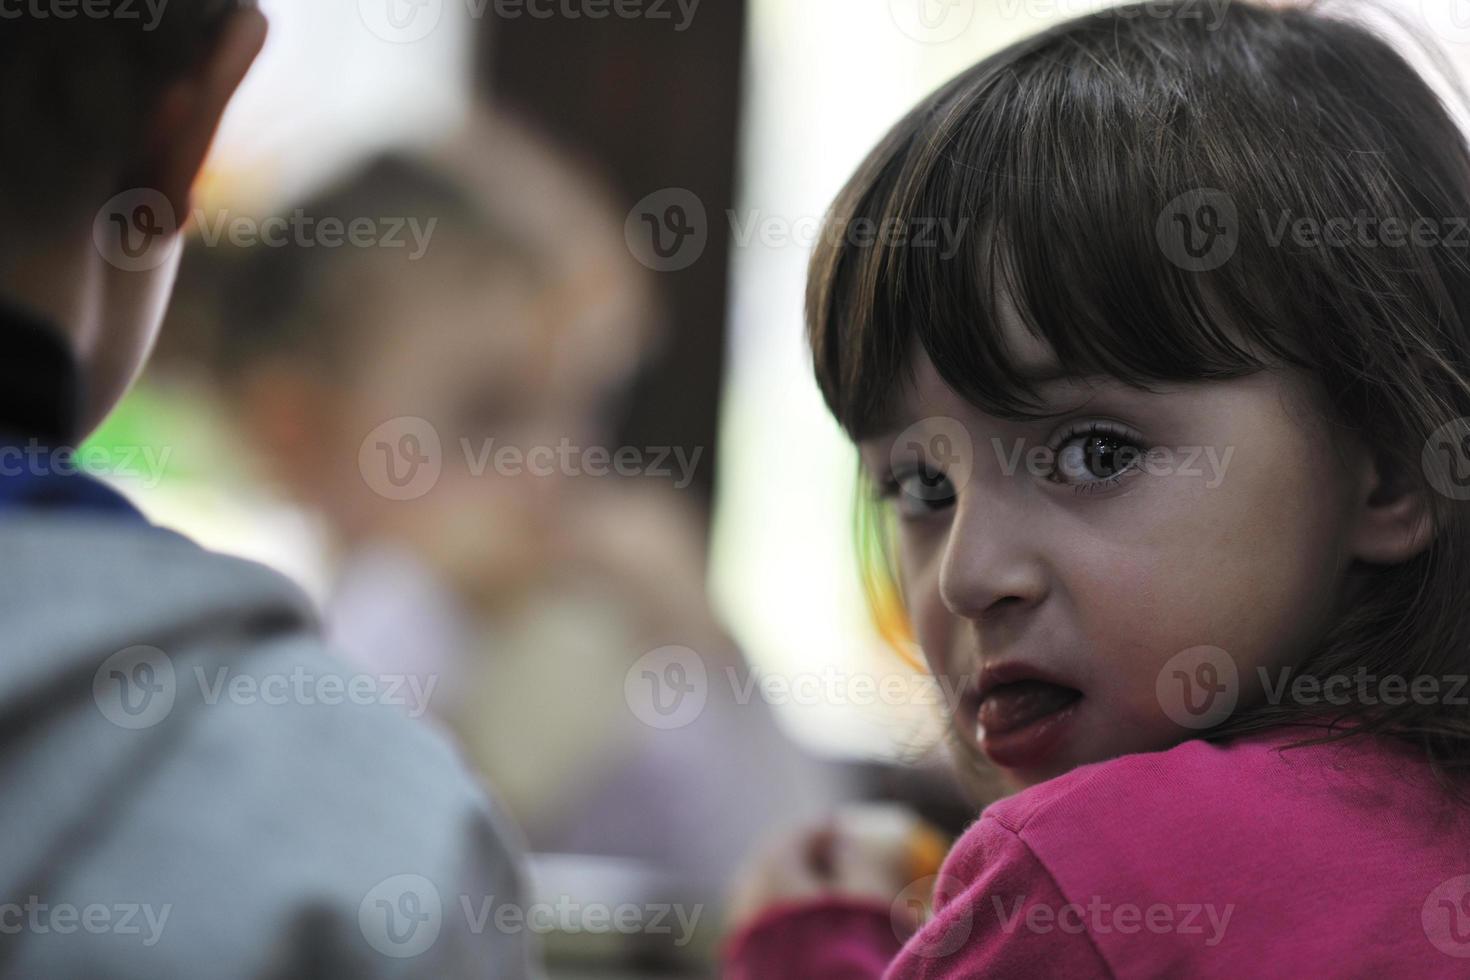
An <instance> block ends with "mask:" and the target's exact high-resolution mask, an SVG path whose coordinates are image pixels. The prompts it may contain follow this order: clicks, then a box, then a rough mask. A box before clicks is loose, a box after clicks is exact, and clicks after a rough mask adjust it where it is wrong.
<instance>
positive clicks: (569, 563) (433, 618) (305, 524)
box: [93, 0, 1470, 977]
mask: <svg viewBox="0 0 1470 980" xmlns="http://www.w3.org/2000/svg"><path fill="white" fill-rule="evenodd" d="M262 5H263V6H264V7H265V8H266V10H267V13H268V15H269V16H270V19H271V22H272V34H271V38H270V41H269V44H268V47H267V49H266V51H265V54H264V56H263V57H262V59H261V61H260V63H259V65H258V67H257V69H256V71H255V72H254V74H253V75H252V76H251V77H250V79H249V80H248V81H247V83H246V86H245V89H244V90H243V91H242V93H241V96H240V98H239V99H238V100H237V101H236V103H235V104H234V105H233V107H232V108H231V110H230V114H229V115H228V117H227V119H226V124H225V126H224V129H223V131H222V132H221V134H220V138H219V141H218V143H217V145H216V149H215V153H214V156H213V158H212V160H211V162H210V164H209V166H208V168H207V172H206V175H205V178H204V180H203V182H202V185H201V187H200V189H199V193H198V199H197V202H196V207H197V210H196V213H195V214H194V216H193V218H194V228H193V235H192V239H191V245H190V252H189V255H188V257H187V259H186V262H185V266H184V269H183V271H182V278H181V282H180V288H179V300H178V302H177V304H176V307H175V310H174V312H173V314H172V317H171V321H170V323H169V324H168V325H167V326H166V330H165V335H164V341H163V348H162V350H161V351H160V356H159V358H157V359H156V360H155V362H154V364H153V366H152V367H151V368H150V373H149V374H148V375H147V376H146V377H145V378H144V379H143V382H142V383H141V384H140V385H139V386H138V387H137V388H136V389H135V390H134V392H133V394H132V395H131V396H130V398H129V399H128V401H127V402H126V403H125V404H124V405H123V406H122V408H121V409H119V411H118V412H117V413H116V414H115V415H114V416H113V417H112V418H111V419H110V420H109V422H108V424H107V425H106V426H105V428H104V429H103V430H102V431H101V432H100V433H99V434H98V435H97V436H96V437H95V439H94V440H93V441H94V442H95V443H101V444H112V445H116V446H139V445H151V446H159V447H162V449H163V450H164V452H165V453H166V458H162V457H160V458H159V459H157V460H155V461H154V462H155V463H156V464H157V465H154V466H151V467H141V468H140V469H142V470H145V471H146V472H141V473H140V474H139V475H137V476H136V477H126V476H118V477H115V481H116V482H117V483H118V484H119V485H120V487H121V488H122V489H123V490H124V491H125V492H126V493H127V494H128V495H129V496H130V497H131V498H132V499H133V500H134V501H135V502H137V503H138V504H139V505H140V506H141V507H142V508H143V509H144V510H145V512H146V513H147V514H148V515H149V516H150V517H151V518H152V519H153V520H155V521H157V522H159V523H162V524H165V525H168V526H172V527H175V528H178V529H179V530H181V531H183V532H185V533H187V534H189V535H192V536H194V537H195V538H196V539H198V540H199V541H200V542H201V543H203V544H205V545H206V546H209V547H213V548H216V549H218V550H222V551H227V552H232V553H237V554H242V555H246V556H248V557H252V558H256V559H258V560H261V561H264V562H266V563H268V564H270V565H273V566H275V567H277V568H280V569H281V570H283V571H285V572H287V573H288V574H290V575H292V576H293V577H295V578H296V579H297V580H298V581H301V582H303V583H305V584H306V586H307V587H308V590H309V591H310V592H311V593H312V595H313V598H314V599H315V600H316V601H317V602H318V603H319V604H320V606H321V608H322V611H323V618H324V621H325V623H326V625H327V628H328V630H329V633H330V635H331V636H332V639H333V641H334V643H335V644H336V646H337V647H338V649H339V650H340V652H341V653H342V655H343V656H344V657H346V658H348V659H349V660H351V661H352V662H354V663H356V664H358V665H360V666H361V669H362V670H364V671H365V672H369V673H372V674H374V675H375V676H379V677H397V676H399V675H403V676H407V677H412V678H414V679H415V680H416V681H417V682H418V683H417V686H416V687H413V688H412V689H413V690H417V691H419V692H420V693H421V697H420V698H419V702H421V703H419V702H414V703H410V704H409V705H407V706H406V710H409V711H410V712H412V713H414V714H415V716H422V717H423V718H424V720H425V722H426V723H428V724H434V725H438V726H440V727H441V728H442V729H443V730H444V731H446V732H447V733H448V734H449V735H450V736H451V737H452V738H453V739H455V740H456V741H457V742H458V743H459V745H460V746H461V749H462V751H463V752H464V754H465V756H466V758H467V759H468V760H469V761H470V762H471V763H472V765H474V766H475V767H476V768H477V769H478V770H479V771H480V772H481V773H482V774H483V775H484V776H485V778H486V780H487V781H488V782H489V783H490V784H491V785H493V786H494V787H495V791H496V793H497V795H498V796H499V798H500V799H501V800H502V802H503V803H504V805H505V806H506V808H507V809H508V810H509V811H510V812H511V813H512V815H513V816H514V817H515V819H516V821H517V822H518V823H519V825H520V826H521V827H522V828H523V829H524V832H525V835H526V838H527V846H528V848H529V849H530V850H531V851H532V852H533V854H534V855H535V856H534V860H533V874H534V879H535V884H536V888H537V894H538V895H541V896H543V897H544V899H545V901H546V902H548V903H553V902H557V901H562V902H563V903H564V904H571V905H573V906H576V907H578V908H584V909H585V908H590V907H593V906H596V905H598V904H599V903H600V904H601V906H602V907H609V906H612V907H616V906H617V905H619V904H620V903H637V904H638V905H639V907H640V908H643V909H647V908H650V907H653V906H656V905H659V904H662V903H678V904H679V905H680V906H681V907H682V908H684V909H686V910H689V909H698V910H700V912H699V914H698V921H696V922H694V923H690V924H689V927H688V928H687V929H681V928H679V927H678V926H677V925H676V926H675V927H674V929H673V930H672V932H670V931H667V930H661V929H659V928H654V923H652V922H651V921H650V917H649V916H647V915H644V916H642V917H641V918H639V920H638V926H637V928H630V929H626V930H613V931H610V932H609V931H605V930H604V931H597V930H595V929H594V928H592V927H591V926H588V925H587V924H586V923H581V924H579V922H578V920H577V919H576V915H575V913H573V914H572V915H571V918H570V919H563V920H558V923H557V925H556V928H554V929H549V930H547V932H546V935H545V936H544V942H545V944H546V947H547V951H548V956H549V960H550V963H551V965H552V967H553V969H554V970H555V971H556V975H558V976H566V977H581V976H587V977H592V976H645V975H646V976H654V975H687V976H701V975H706V973H707V972H708V969H709V962H710V959H709V958H710V955H711V950H712V946H713V944H714V942H715V941H716V938H717V933H718V930H719V921H718V915H719V907H720V903H721V901H722V899H723V897H724V892H725V889H726V888H727V886H728V883H729V879H730V876H731V874H732V871H733V868H734V866H735V865H736V863H737V862H738V861H739V858H740V856H741V855H742V854H744V853H745V852H746V851H747V850H748V849H749V848H750V847H751V846H752V844H754V843H755V842H756V841H757V840H758V839H759V838H761V837H762V836H763V835H764V834H766V833H768V832H770V831H772V830H779V829H781V828H783V827H791V826H795V825H798V824H802V823H804V822H807V821H809V820H811V819H814V818H815V817H818V816H820V815H821V814H822V813H824V812H825V811H826V810H828V809H830V808H831V807H832V806H834V805H836V804H838V803H841V802H846V801H853V800H896V801H901V802H904V803H906V804H908V805H911V806H914V807H916V808H917V809H919V810H920V812H922V813H923V814H924V815H925V816H927V817H929V819H930V820H931V821H933V822H934V823H935V824H936V825H937V826H939V827H940V828H942V829H943V830H945V831H947V832H949V833H958V832H959V831H960V830H961V829H963V827H964V825H965V824H966V823H967V822H968V820H969V819H971V818H972V817H973V816H974V815H975V814H976V813H978V809H977V808H976V805H975V803H974V802H973V801H970V802H967V801H965V800H964V799H962V798H961V797H960V795H959V793H958V791H957V790H956V789H955V788H954V787H953V786H952V784H951V781H950V779H949V777H948V775H947V774H946V771H945V762H944V748H943V745H942V740H941V736H940V725H939V718H940V709H941V707H942V698H943V692H942V691H941V690H940V689H938V688H936V687H934V686H932V685H930V684H928V683H927V682H926V678H925V677H924V676H923V675H922V673H920V672H919V671H918V670H917V669H916V668H915V667H914V666H913V663H914V661H913V651H911V650H904V649H902V647H903V641H902V629H901V624H899V623H895V622H887V623H885V622H882V621H878V622H875V619H874V617H873V616H872V615H871V614H870V612H869V609H868V605H867V603H866V601H865V597H864V594H863V591H862V587H861V584H860V580H859V576H858V574H857V567H858V566H857V558H856V553H855V550H854V547H853V506H852V504H853V494H854V492H855V487H854V484H855V479H854V478H855V475H856V456H855V453H854V452H853V450H852V448H851V447H850V446H849V445H848V444H847V442H846V440H845V439H844V438H843V437H842V435H841V433H840V432H839V431H838V429H837V428H836V426H835V424H834V423H833V422H832V421H831V419H830V418H829V417H828V416H827V413H826V411H825V409H824V408H823V406H822V404H821V402H820V399H819V396H818V393H817V390H816V387H815V385H814V384H813V383H812V381H811V371H810V363H809V355H808V354H807V352H806V348H805V344H804V338H803V330H802V319H801V311H802V299H803V288H804V279H805V263H806V259H807V256H808V254H809V252H810V249H811V246H812V244H813V243H814V241H815V240H816V235H817V234H818V233H819V228H820V220H821V216H822V214H823V212H824V210H825V208H826V207H827V205H828V203H829V202H830V201H831V199H832V198H833V196H834V195H835V194H836V192H837V190H838V189H839V188H840V186H841V185H842V183H843V182H844V181H845V180H846V178H847V177H848V176H849V175H850V174H851V172H852V171H853V169H854V168H855V167H856V166H857V164H858V163H859V161H860V160H861V159H862V157H863V156H864V155H865V153H866V152H867V151H868V149H869V148H870V147H871V146H872V145H873V144H874V143H875V142H876V141H877V140H878V139H879V137H880V136H881V135H882V134H883V132H884V131H885V130H886V129H887V128H888V127H889V126H890V125H891V124H892V123H893V122H894V121H896V120H897V119H898V117H899V116H900V115H901V114H902V113H903V112H904V111H905V110H906V109H907V108H908V107H909V106H911V105H912V104H913V103H914V102H915V101H916V100H917V99H918V98H919V97H920V96H921V95H923V94H925V93H927V92H928V91H930V90H932V89H933V88H934V87H936V86H937V85H938V84H940V83H941V82H943V81H944V80H946V79H947V78H949V77H950V76H951V75H953V74H955V73H956V72H958V71H960V70H961V69H963V68H965V67H967V66H968V65H970V64H972V63H973V62H974V61H976V60H977V59H979V58H981V57H983V56H984V55H985V54H987V53H989V52H991V51H993V50H996V49H998V48H1000V47H1002V46H1004V45H1005V44H1007V43H1009V42H1010V41H1012V40H1014V39H1016V38H1018V37H1021V36H1023V35H1026V34H1029V33H1032V32H1034V31H1036V30H1038V29H1040V28H1041V27H1043V26H1045V25H1046V24H1047V23H1050V22H1053V21H1056V20H1060V19H1064V18H1066V17H1069V16H1073V15H1076V14H1080V13H1084V12H1086V11H1088V10H1092V9H1096V8H1098V7H1101V6H1106V5H1107V4H1104V3H1098V2H1088V0H682V2H680V0H498V2H497V0H313V2H311V3H300V2H299V0H262ZM1408 6H1417V4H1411V5H1408ZM1431 6H1432V8H1433V10H1432V12H1431V13H1430V15H1429V17H1428V19H1427V21H1426V23H1427V24H1428V26H1429V27H1431V28H1432V29H1433V30H1434V31H1435V32H1436V34H1437V36H1438V38H1439V39H1440V40H1441V41H1443V42H1447V43H1446V48H1447V50H1448V51H1450V53H1451V57H1452V58H1453V59H1454V60H1455V63H1456V65H1457V66H1462V65H1463V64H1465V63H1466V61H1467V58H1466V53H1467V52H1470V18H1465V19H1464V22H1463V23H1462V22H1461V20H1458V19H1455V18H1454V17H1453V16H1452V15H1448V14H1444V13H1443V11H1445V10H1448V9H1449V7H1451V6H1453V5H1431ZM1210 7H1211V5H1210V4H1202V15H1203V16H1208V15H1209V13H1208V10H1209V8H1210ZM160 434H161V435H160ZM895 639H896V640H897V642H895ZM547 719H554V721H552V722H551V723H549V724H548V722H547Z"/></svg>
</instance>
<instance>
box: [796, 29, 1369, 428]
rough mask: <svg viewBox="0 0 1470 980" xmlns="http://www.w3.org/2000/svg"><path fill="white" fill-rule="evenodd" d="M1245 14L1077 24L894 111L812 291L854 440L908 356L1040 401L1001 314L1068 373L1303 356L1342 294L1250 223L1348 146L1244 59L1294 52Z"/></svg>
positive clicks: (828, 373)
mask: <svg viewBox="0 0 1470 980" xmlns="http://www.w3.org/2000/svg"><path fill="white" fill-rule="evenodd" d="M1133 9H1135V11H1137V10H1142V9H1149V8H1133ZM1125 12H1126V11H1125ZM1251 12H1252V11H1250V10H1249V8H1239V9H1235V8H1232V17H1235V18H1236V24H1235V26H1236V27H1237V30H1234V31H1229V30H1220V31H1218V32H1210V31H1207V30H1206V29H1205V28H1204V27H1203V26H1200V25H1194V24H1191V23H1190V22H1188V21H1185V20H1182V19H1180V18H1179V17H1177V16H1176V17H1174V18H1172V19H1170V20H1168V21H1165V20H1161V19H1158V18H1155V19H1154V20H1153V21H1148V20H1146V18H1140V17H1138V16H1137V15H1135V19H1133V20H1125V19H1121V18H1120V16H1119V11H1108V12H1104V13H1102V14H1098V15H1094V16H1092V17H1088V18H1084V19H1082V20H1079V21H1074V22H1070V23H1068V24H1064V25H1062V26H1061V27H1059V28H1057V29H1054V30H1052V31H1050V32H1047V33H1043V34H1041V35H1038V36H1037V37H1035V38H1032V39H1029V40H1027V41H1023V42H1021V43H1020V44H1017V45H1015V46H1013V47H1011V48H1008V49H1006V50H1004V51H1002V52H1000V53H999V54H997V55H995V56H993V57H991V58H989V59H987V60H986V61H984V62H981V63H980V64H979V65H977V66H975V67H974V68H972V69H970V70H969V71H968V72H966V73H964V74H963V75H961V76H960V77H959V78H957V79H955V80H954V81H952V82H950V83H949V84H948V85H946V86H945V87H944V88H942V89H940V90H939V91H938V92H936V93H935V94H934V95H933V96H931V97H930V98H929V99H927V100H925V102H924V103H922V104H921V105H919V106H918V107H917V108H916V109H915V110H914V111H913V112H911V113H910V114H909V115H908V116H907V117H906V118H905V119H903V120H902V121H901V122H900V123H899V124H898V125H897V126H895V127H894V129H893V130H892V131H891V132H890V133H889V135H888V136H887V137H886V138H885V140H884V141H883V142H882V143H881V144H880V145H879V146H878V147H877V148H876V149H875V150H874V151H873V153H872V154H871V155H870V156H869V158H868V159H867V161H865V163H864V164H863V165H862V167H861V168H860V169H859V170H858V172H857V173H856V174H855V176H854V177H853V178H852V180H851V181H850V182H849V184H848V186H847V187H846V188H845V189H844V191H843V192H842V193H841V195H839V197H838V199H837V201H836V203H835V204H834V206H833V209H832V211H831V213H830V214H829V215H828V218H827V224H826V226H825V230H824V234H823V235H822V237H821V240H820V243H819V244H818V246H817V250H816V252H815V254H814V256H813V259H812V267H811V276H810V279H809V284H808V296H807V321H808V332H809V339H810V341H811V344H812V349H813V354H814V360H815V368H816V373H817V377H818V381H819V384H820V385H821V388H822V392H823V395H824V397H825V399H826V401H827V404H828V407H829V408H830V409H831V411H832V412H833V414H834V415H835V416H836V418H837V419H838V421H839V422H840V423H841V425H842V426H843V428H844V429H845V430H846V431H847V432H848V434H849V435H851V436H853V437H854V438H858V439H860V438H864V437H865V436H866V435H868V434H871V433H872V432H874V431H877V430H878V429H880V428H882V427H884V426H886V425H888V424H890V409H891V407H892V402H893V401H894V399H895V396H896V394H897V388H898V386H899V385H900V383H901V382H903V381H904V380H906V376H907V373H908V372H909V370H910V369H911V368H912V364H911V363H910V361H911V359H912V356H913V354H914V352H915V351H917V350H922V351H923V352H924V353H926V354H927V355H928V357H929V359H930V360H931V361H932V362H933V364H934V366H935V368H936V370H937V371H938V373H939V375H940V376H941V377H942V378H944V380H945V381H946V382H947V383H948V384H949V385H950V386H951V387H952V388H953V389H954V390H955V391H956V392H957V393H958V394H959V395H961V396H962V397H964V398H965V399H967V400H968V401H970V402H971V403H973V404H974V405H976V406H977V407H979V408H981V409H982V410H983V411H985V412H987V413H989V414H991V415H995V416H998V417H1002V418H1014V419H1019V418H1032V417H1038V416H1040V415H1042V414H1044V413H1042V412H1040V403H1039V401H1038V399H1037V396H1036V388H1035V384H1036V381H1037V379H1036V378H1034V377H1028V376H1027V375H1028V372H1027V370H1026V369H1025V367H1024V366H1023V365H1020V364H1018V363H1016V362H1015V360H1014V357H1013V350H1012V349H1010V348H1009V347H1008V345H1007V343H1006V342H1005V339H1004V338H1005V336H1006V330H1005V329H1004V328H1005V326H1006V325H1007V324H1008V323H1009V324H1014V326H1013V327H1012V328H1011V329H1023V330H1025V331H1026V332H1027V333H1029V334H1030V335H1031V336H1033V337H1035V338H1037V339H1039V340H1041V341H1044V342H1045V344H1046V345H1047V346H1048V347H1049V348H1050V350H1051V351H1052V352H1054V354H1055V358H1056V360H1057V361H1058V362H1059V364H1060V368H1061V372H1060V373H1063V374H1066V375H1075V376H1090V375H1107V376H1111V377H1114V378H1116V379H1118V380H1120V381H1122V382H1124V383H1126V384H1129V385H1134V386H1137V387H1140V388H1147V387H1149V384H1150V383H1151V382H1165V381H1175V382H1178V381H1192V380H1205V379H1223V378H1230V377H1238V376H1241V375H1244V374H1248V373H1251V372H1253V371H1256V370H1259V369H1260V368H1262V367H1263V366H1265V365H1266V364H1268V363H1271V362H1274V361H1278V360H1281V361H1287V362H1293V363H1298V364H1303V365H1304V366H1309V365H1305V362H1304V361H1303V359H1302V357H1301V355H1300V354H1299V353H1298V354H1293V353H1292V352H1293V351H1294V350H1299V348H1298V347H1297V345H1295V344H1294V343H1293V342H1292V338H1291V334H1292V332H1293V330H1296V329H1299V327H1297V326H1296V325H1297V324H1300V323H1301V322H1302V317H1301V314H1302V313H1303V312H1304V311H1312V312H1310V313H1309V315H1310V316H1311V318H1313V319H1318V320H1320V318H1321V315H1322V313H1321V311H1322V308H1323V304H1326V303H1329V302H1333V301H1337V302H1340V301H1341V296H1337V297H1331V296H1329V295H1327V294H1328V293H1329V292H1331V290H1330V289H1329V288H1328V287H1327V285H1326V281H1325V280H1323V279H1321V278H1320V277H1319V279H1318V280H1317V281H1310V280H1311V276H1310V275H1306V276H1304V275H1303V269H1302V268H1300V267H1299V268H1296V269H1294V270H1291V271H1288V270H1287V269H1286V266H1287V265H1288V264H1289V262H1288V258H1289V257H1288V256H1286V255H1284V254H1282V250H1281V249H1280V248H1277V249H1276V250H1275V251H1274V254H1273V252H1272V251H1271V250H1270V249H1268V248H1267V243H1266V242H1265V241H1264V240H1262V239H1261V237H1260V236H1252V235H1250V234H1242V231H1243V225H1242V219H1244V218H1245V217H1246V216H1253V215H1255V214H1256V212H1257V211H1258V210H1261V211H1263V212H1270V213H1275V212H1276V211H1277V210H1279V209H1281V208H1283V207H1288V206H1289V207H1290V209H1291V210H1292V212H1294V213H1303V211H1304V210H1305V211H1307V212H1309V213H1310V212H1311V211H1315V210H1320V211H1323V212H1325V213H1327V214H1331V213H1333V212H1334V209H1336V208H1341V207H1345V206H1346V205H1345V204H1343V203H1341V202H1333V201H1318V202H1304V201H1303V199H1302V192H1301V191H1300V190H1299V189H1298V190H1296V192H1295V193H1293V184H1296V183H1299V182H1300V181H1301V179H1302V173H1303V172H1306V173H1308V175H1309V176H1310V172H1311V171H1313V170H1321V169H1322V168H1323V167H1325V166H1331V165H1332V161H1333V160H1334V158H1335V157H1337V156H1340V155H1341V154H1342V153H1343V152H1344V151H1342V150H1341V149H1338V150H1337V151H1336V153H1327V152H1324V151H1323V150H1322V149H1321V148H1320V147H1318V146H1315V145H1313V144H1314V142H1315V138H1314V137H1313V136H1311V135H1304V134H1302V132H1301V130H1302V122H1303V120H1302V117H1301V115H1300V114H1298V115H1297V116H1296V118H1295V119H1287V118H1285V114H1286V113H1289V112H1291V111H1292V107H1293V100H1292V99H1291V98H1288V97H1287V95H1286V93H1284V92H1283V91H1282V90H1281V88H1280V87H1277V86H1274V85H1271V84H1267V83H1265V82H1260V83H1258V80H1257V79H1254V78H1253V77H1251V76H1250V75H1248V74H1247V73H1245V72H1243V71H1237V69H1236V68H1235V67H1233V66H1234V65H1235V64H1236V63H1237V62H1238V61H1240V59H1241V58H1242V57H1243V58H1244V60H1245V62H1246V63H1247V64H1251V65H1253V66H1254V70H1256V71H1257V72H1260V71H1264V72H1266V73H1267V74H1270V72H1271V66H1270V65H1269V64H1263V62H1267V63H1269V62H1271V61H1272V60H1273V59H1281V61H1282V63H1283V64H1284V63H1285V61H1286V60H1287V59H1290V58H1291V57H1293V53H1292V52H1291V51H1289V50H1284V49H1283V46H1282V45H1281V44H1280V43H1277V44H1275V45H1274V46H1271V45H1262V44H1260V43H1258V41H1257V40H1256V39H1253V38H1251V37H1249V36H1248V35H1249V34H1250V33H1251V31H1250V30H1249V27H1250V25H1249V24H1248V23H1245V24H1242V23H1241V22H1240V18H1241V17H1244V16H1247V15H1248V14H1249V13H1251ZM1248 46H1251V47H1253V50H1251V51H1250V52H1249V54H1248V55H1243V54H1242V52H1244V51H1245V49H1246V47H1248ZM1283 133H1291V139H1293V140H1297V141H1299V143H1298V146H1299V149H1298V150H1297V151H1296V152H1293V150H1292V148H1291V147H1290V146H1287V145H1284V144H1283V135H1282V134H1283ZM1315 154H1321V155H1320V156H1317V157H1316V162H1314V160H1313V156H1314V155H1315ZM1324 176H1325V175H1324ZM1335 179H1336V180H1337V182H1338V183H1339V184H1340V183H1343V182H1344V181H1349V180H1350V177H1348V176H1345V175H1344V174H1341V173H1338V174H1336V175H1335ZM1288 202H1289V204H1288ZM1347 213H1351V212H1350V211H1349V212H1347ZM875 230H876V233H877V240H876V241H875V240H874V232H875ZM1306 261H1307V262H1308V263H1309V262H1310V261H1311V260H1310V259H1308V260H1306ZM1288 276H1290V279H1288Z"/></svg>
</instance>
